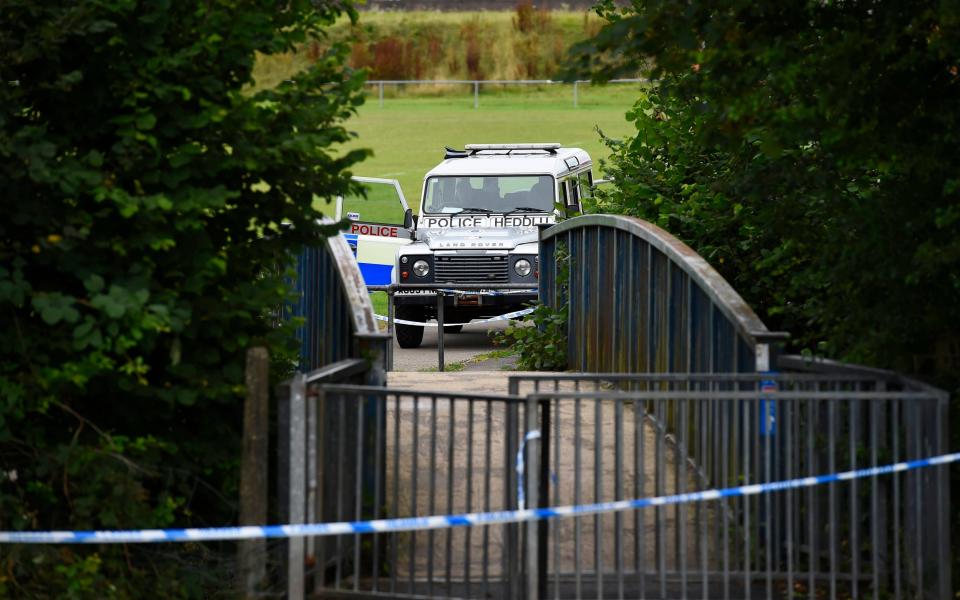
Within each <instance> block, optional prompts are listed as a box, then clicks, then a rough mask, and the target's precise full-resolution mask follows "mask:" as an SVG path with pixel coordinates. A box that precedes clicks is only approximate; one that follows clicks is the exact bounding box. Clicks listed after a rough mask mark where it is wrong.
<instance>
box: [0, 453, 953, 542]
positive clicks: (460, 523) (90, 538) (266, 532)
mask: <svg viewBox="0 0 960 600" xmlns="http://www.w3.org/2000/svg"><path fill="white" fill-rule="evenodd" d="M958 461H960V452H958V453H954V454H944V455H941V456H934V457H931V458H922V459H918V460H911V461H906V462H900V463H896V464H892V465H884V466H880V467H870V468H866V469H858V470H855V471H844V472H842V473H831V474H829V475H817V476H814V477H800V478H798V479H788V480H786V481H775V482H771V483H757V484H753V485H742V486H739V487H731V488H722V489H714V490H707V491H704V492H690V493H687V494H676V495H673V496H658V497H655V498H639V499H635V500H618V501H616V502H600V503H597V504H582V505H579V506H555V507H552V508H531V509H526V510H505V511H499V512H487V513H466V514H459V515H438V516H432V517H409V518H401V519H378V520H374V521H352V522H340V523H312V524H305V525H266V526H262V527H258V526H245V527H209V528H203V529H199V528H198V529H142V530H121V531H0V544H129V543H145V542H153V543H156V542H209V541H217V540H248V539H256V538H290V537H307V536H329V535H345V534H361V533H386V532H395V531H421V530H428V529H449V528H451V527H476V526H478V525H500V524H503V523H521V522H525V521H538V520H542V519H556V518H564V517H575V516H583V515H594V514H600V513H608V512H619V511H626V510H636V509H640V508H648V507H650V506H663V505H667V504H686V503H689V502H704V501H707V500H716V499H718V498H730V497H735V496H751V495H755V494H761V493H768V492H776V491H783V490H789V489H796V488H805V487H811V486H815V485H823V484H827V483H836V482H839V481H848V480H851V479H860V478H864V477H876V476H878V475H888V474H890V473H899V472H902V471H910V470H913V469H921V468H924V467H935V466H940V465H946V464H950V463H954V462H958Z"/></svg>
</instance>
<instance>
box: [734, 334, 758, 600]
mask: <svg viewBox="0 0 960 600" xmlns="http://www.w3.org/2000/svg"><path fill="white" fill-rule="evenodd" d="M733 339H734V342H736V339H737V337H736V335H734V338H733ZM734 348H736V346H734ZM733 356H734V361H736V356H737V354H736V350H734V354H733ZM758 403H759V402H758ZM738 404H739V405H740V409H741V413H742V414H743V438H742V440H743V467H742V469H741V473H743V485H750V484H751V483H752V480H753V478H752V477H751V476H750V446H751V439H750V438H751V437H753V438H754V440H755V439H756V432H755V431H754V428H753V427H751V426H750V412H751V411H750V408H751V405H752V404H753V403H752V402H739V403H738ZM751 432H753V433H754V435H753V436H751V435H750V434H751ZM742 498H743V504H742V506H743V586H744V589H743V591H744V597H745V598H746V599H747V600H750V587H751V586H750V583H751V582H750V579H751V578H752V575H751V571H752V568H751V564H750V560H751V554H752V553H751V552H750V496H743V497H742Z"/></svg>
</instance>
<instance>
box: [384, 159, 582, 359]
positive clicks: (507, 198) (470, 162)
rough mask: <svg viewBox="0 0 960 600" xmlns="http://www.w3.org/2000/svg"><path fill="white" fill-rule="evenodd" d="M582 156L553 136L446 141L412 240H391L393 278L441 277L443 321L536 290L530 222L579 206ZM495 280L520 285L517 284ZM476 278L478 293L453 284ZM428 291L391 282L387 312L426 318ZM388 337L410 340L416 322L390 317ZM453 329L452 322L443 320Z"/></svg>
mask: <svg viewBox="0 0 960 600" xmlns="http://www.w3.org/2000/svg"><path fill="white" fill-rule="evenodd" d="M591 167H592V163H591V161H590V156H589V155H588V154H587V153H586V152H584V151H583V150H581V149H579V148H561V147H560V144H470V145H467V146H466V149H465V150H463V151H457V150H451V149H449V148H448V149H447V153H446V155H445V157H444V160H443V162H441V163H440V164H439V165H437V166H436V167H434V168H433V170H431V171H430V172H429V173H427V175H426V177H424V182H423V195H422V198H421V203H420V214H419V219H418V220H417V221H416V229H415V231H414V236H413V237H414V241H413V243H411V244H409V245H405V246H399V247H397V255H396V263H395V265H394V268H393V270H392V278H393V282H394V283H401V284H448V285H449V287H450V289H452V290H455V291H453V292H452V293H450V294H447V295H446V297H445V300H444V322H450V323H465V322H468V321H470V320H471V319H478V318H485V317H491V316H496V315H500V314H503V313H505V312H508V311H510V310H515V309H517V308H520V307H521V306H523V305H524V304H526V303H528V302H530V301H531V300H535V299H536V297H537V291H536V288H537V277H538V275H539V273H538V265H537V239H538V234H537V226H538V225H545V224H546V225H549V224H552V223H554V222H556V220H557V217H558V216H567V215H571V216H572V214H576V213H579V212H580V210H581V208H580V205H581V199H582V198H583V197H584V196H586V195H588V194H589V193H590V188H591V185H592V184H593V177H592V174H591ZM504 284H529V286H530V287H529V289H528V290H527V291H520V292H519V293H516V292H517V290H514V289H511V290H509V293H506V290H502V288H501V290H502V291H504V292H505V293H501V294H498V293H497V291H498V286H503V285H504ZM457 285H471V286H476V285H482V286H485V292H486V293H483V292H481V293H478V292H477V291H476V290H474V289H471V290H459V291H458V290H457ZM436 302H437V300H436V292H434V291H429V290H423V291H418V290H414V289H406V290H403V289H401V290H400V291H399V292H398V293H396V294H395V295H394V306H395V307H396V318H397V319H400V320H407V321H416V322H425V321H426V320H428V319H433V318H436ZM395 330H396V335H397V342H398V343H399V344H400V346H401V347H403V348H416V347H418V346H419V345H420V343H421V342H422V341H423V327H419V326H416V325H403V324H400V323H398V324H397V325H396V328H395ZM445 330H446V331H447V332H451V333H456V332H458V331H459V330H460V326H454V327H449V328H445Z"/></svg>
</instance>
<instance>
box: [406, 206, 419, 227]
mask: <svg viewBox="0 0 960 600" xmlns="http://www.w3.org/2000/svg"><path fill="white" fill-rule="evenodd" d="M416 225H417V217H415V216H414V215H413V209H412V208H408V209H407V210H406V212H404V213H403V227H404V228H405V229H412V228H413V227H415V226H416Z"/></svg>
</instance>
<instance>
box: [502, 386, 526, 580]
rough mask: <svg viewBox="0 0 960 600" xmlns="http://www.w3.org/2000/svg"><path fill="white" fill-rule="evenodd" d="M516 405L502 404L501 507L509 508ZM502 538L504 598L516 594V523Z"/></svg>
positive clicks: (512, 496)
mask: <svg viewBox="0 0 960 600" xmlns="http://www.w3.org/2000/svg"><path fill="white" fill-rule="evenodd" d="M517 412H518V409H517V405H516V404H514V403H507V404H506V405H505V406H504V420H505V423H506V427H505V430H506V435H505V436H504V438H505V439H504V442H505V443H504V453H503V474H504V477H503V480H504V485H503V509H504V510H510V509H511V508H513V507H514V506H515V502H516V490H515V489H514V487H513V484H514V482H515V481H516V472H515V471H514V461H515V459H516V450H515V448H516V447H517V443H518V442H517V437H516V436H517V420H518V415H517ZM503 539H504V540H506V544H505V545H506V551H505V552H503V555H502V559H503V569H502V571H501V573H503V574H504V577H505V580H504V585H505V588H504V591H505V597H506V598H513V597H515V596H516V593H515V585H516V583H517V581H518V574H517V571H518V565H519V562H520V561H521V560H522V557H520V556H518V551H519V528H518V527H517V525H515V524H513V525H504V538H503Z"/></svg>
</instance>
